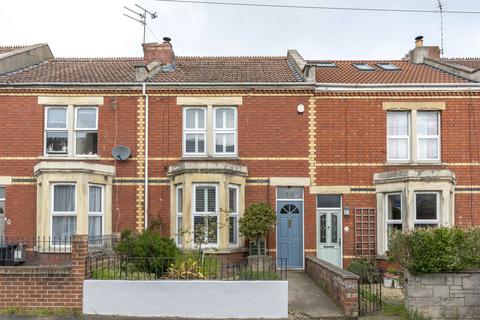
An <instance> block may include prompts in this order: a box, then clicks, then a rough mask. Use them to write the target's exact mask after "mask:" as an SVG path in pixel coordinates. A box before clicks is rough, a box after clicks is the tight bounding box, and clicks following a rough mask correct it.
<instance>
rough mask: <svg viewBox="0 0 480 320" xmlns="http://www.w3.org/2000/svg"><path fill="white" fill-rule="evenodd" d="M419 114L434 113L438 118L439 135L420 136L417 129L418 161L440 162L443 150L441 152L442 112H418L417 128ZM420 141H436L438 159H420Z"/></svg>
mask: <svg viewBox="0 0 480 320" xmlns="http://www.w3.org/2000/svg"><path fill="white" fill-rule="evenodd" d="M419 113H433V114H435V115H436V116H437V132H438V134H437V135H419V134H418V129H417V137H416V139H417V153H416V154H417V160H418V161H440V153H441V150H440V146H441V145H440V129H441V128H440V120H441V118H440V112H439V111H417V117H416V119H417V123H415V125H416V126H418V114H419ZM420 139H436V142H437V152H438V153H437V157H436V158H425V159H422V158H420V157H419V155H420V143H419V141H420Z"/></svg>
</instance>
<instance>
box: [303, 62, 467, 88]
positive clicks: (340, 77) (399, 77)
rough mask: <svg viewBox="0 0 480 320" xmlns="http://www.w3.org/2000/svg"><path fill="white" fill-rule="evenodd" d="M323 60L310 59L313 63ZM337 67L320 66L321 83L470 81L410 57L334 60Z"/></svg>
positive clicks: (317, 76)
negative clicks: (366, 68) (363, 65)
mask: <svg viewBox="0 0 480 320" xmlns="http://www.w3.org/2000/svg"><path fill="white" fill-rule="evenodd" d="M318 62H320V61H309V63H311V64H315V63H318ZM331 62H334V63H335V64H336V65H337V67H317V68H316V80H317V82H318V83H343V84H415V83H416V84H426V83H469V82H471V81H469V80H466V79H463V78H461V77H457V76H454V75H451V74H449V73H447V72H443V71H441V70H438V69H435V68H433V67H430V66H427V65H425V64H413V63H410V62H409V61H407V60H358V61H357V60H355V61H348V60H344V61H337V60H331ZM354 63H367V64H369V65H370V66H372V67H374V68H375V70H374V71H361V70H358V69H357V68H355V67H354V66H353V64H354ZM378 63H391V64H394V65H396V66H397V67H398V68H399V70H383V69H382V68H380V67H378V66H377V64H378Z"/></svg>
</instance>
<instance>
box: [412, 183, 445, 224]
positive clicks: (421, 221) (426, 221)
mask: <svg viewBox="0 0 480 320" xmlns="http://www.w3.org/2000/svg"><path fill="white" fill-rule="evenodd" d="M418 194H435V197H436V200H435V205H436V219H434V220H431V219H417V195H418ZM440 197H441V192H440V191H415V192H414V193H413V226H412V227H413V228H414V229H415V226H416V225H433V224H436V225H437V226H439V225H440V216H441V214H442V212H441V208H440V206H441V198H440Z"/></svg>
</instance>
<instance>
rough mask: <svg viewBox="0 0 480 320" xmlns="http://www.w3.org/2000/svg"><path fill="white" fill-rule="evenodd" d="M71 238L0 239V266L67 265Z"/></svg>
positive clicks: (69, 256)
mask: <svg viewBox="0 0 480 320" xmlns="http://www.w3.org/2000/svg"><path fill="white" fill-rule="evenodd" d="M71 243H72V240H71V238H52V237H0V266H16V265H23V264H33V265H54V264H55V265H56V264H60V265H63V264H69V263H70V258H71Z"/></svg>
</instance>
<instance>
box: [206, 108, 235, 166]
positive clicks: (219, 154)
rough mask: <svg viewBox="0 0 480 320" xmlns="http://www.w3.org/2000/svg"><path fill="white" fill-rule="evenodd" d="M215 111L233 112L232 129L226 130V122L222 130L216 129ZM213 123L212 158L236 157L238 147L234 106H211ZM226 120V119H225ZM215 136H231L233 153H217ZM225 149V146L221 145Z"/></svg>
mask: <svg viewBox="0 0 480 320" xmlns="http://www.w3.org/2000/svg"><path fill="white" fill-rule="evenodd" d="M217 110H233V128H226V121H225V123H224V127H223V128H217ZM212 111H213V122H212V124H211V125H212V146H213V148H212V149H213V156H217V157H218V156H235V155H237V149H238V147H237V145H238V141H237V140H238V125H237V107H234V106H213V107H212ZM225 120H226V117H225ZM217 134H233V146H234V151H233V152H226V151H225V152H217ZM223 148H224V149H226V145H225V144H224V145H223Z"/></svg>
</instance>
